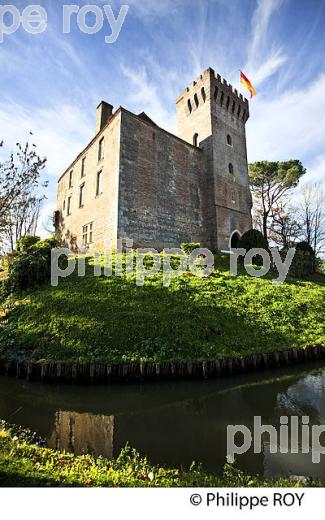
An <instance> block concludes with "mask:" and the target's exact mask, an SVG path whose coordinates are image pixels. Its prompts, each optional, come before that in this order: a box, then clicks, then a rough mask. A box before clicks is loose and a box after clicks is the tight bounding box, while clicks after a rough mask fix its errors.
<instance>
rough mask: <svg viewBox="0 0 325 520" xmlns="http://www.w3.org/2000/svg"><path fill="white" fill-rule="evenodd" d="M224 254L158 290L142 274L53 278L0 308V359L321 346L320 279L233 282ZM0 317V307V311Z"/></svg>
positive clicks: (156, 281)
mask: <svg viewBox="0 0 325 520" xmlns="http://www.w3.org/2000/svg"><path fill="white" fill-rule="evenodd" d="M228 262H229V258H228V257H222V256H220V257H217V258H216V263H215V264H216V269H215V270H214V272H213V273H212V275H211V276H210V277H208V278H199V277H195V276H191V275H190V274H188V273H185V274H183V275H182V276H181V277H179V278H175V279H173V280H172V282H171V284H170V286H169V287H163V285H162V274H161V273H160V274H157V275H155V276H154V277H150V278H147V279H146V281H145V283H144V286H143V287H138V286H136V284H135V277H134V276H130V277H126V276H123V277H116V276H111V277H104V276H101V277H94V274H93V266H92V265H91V262H90V261H88V264H87V268H86V274H85V276H84V277H78V276H77V274H76V273H74V274H72V275H71V276H70V277H68V278H65V279H61V280H60V282H59V285H58V287H51V286H50V285H45V286H42V287H40V288H39V289H37V290H34V291H32V292H30V293H29V294H28V295H27V294H25V296H24V297H19V298H17V297H16V299H15V301H13V300H12V301H11V302H9V304H8V302H7V304H8V305H9V306H8V305H7V307H4V311H3V314H5V320H4V321H3V324H2V326H1V327H0V356H2V357H6V358H11V359H13V358H14V359H32V360H41V359H43V360H48V361H73V362H94V361H97V362H122V361H125V362H129V361H154V362H158V361H198V360H210V359H218V358H221V357H228V356H243V355H248V354H252V353H256V352H267V351H273V350H278V349H287V348H293V347H301V348H303V347H305V346H307V345H317V344H323V343H325V311H324V309H325V305H324V303H325V285H324V278H321V277H319V278H318V279H317V278H315V279H313V281H302V280H301V281H297V280H288V281H287V283H284V284H283V285H274V284H272V280H271V279H270V277H268V278H259V279H258V278H253V277H251V276H248V275H247V274H246V273H243V272H242V273H241V274H239V275H238V276H236V277H233V276H231V275H230V273H229V266H228ZM0 311H1V309H0Z"/></svg>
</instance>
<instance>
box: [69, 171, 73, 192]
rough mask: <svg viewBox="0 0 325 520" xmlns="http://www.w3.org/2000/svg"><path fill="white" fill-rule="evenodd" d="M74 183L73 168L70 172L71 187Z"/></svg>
mask: <svg viewBox="0 0 325 520" xmlns="http://www.w3.org/2000/svg"><path fill="white" fill-rule="evenodd" d="M72 185H73V170H71V172H70V173H69V188H72Z"/></svg>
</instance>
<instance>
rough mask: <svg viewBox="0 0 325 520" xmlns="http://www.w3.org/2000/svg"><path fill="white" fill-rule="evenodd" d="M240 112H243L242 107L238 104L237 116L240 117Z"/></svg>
mask: <svg viewBox="0 0 325 520" xmlns="http://www.w3.org/2000/svg"><path fill="white" fill-rule="evenodd" d="M240 112H241V107H240V105H238V110H237V116H238V117H239V116H240Z"/></svg>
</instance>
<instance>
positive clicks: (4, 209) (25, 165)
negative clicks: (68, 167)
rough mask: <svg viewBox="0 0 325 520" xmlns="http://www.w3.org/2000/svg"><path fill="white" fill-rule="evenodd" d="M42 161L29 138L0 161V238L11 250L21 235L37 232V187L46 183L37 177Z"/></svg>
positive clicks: (0, 144) (44, 160) (43, 162)
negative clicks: (3, 160)
mask: <svg viewBox="0 0 325 520" xmlns="http://www.w3.org/2000/svg"><path fill="white" fill-rule="evenodd" d="M31 135H32V134H31ZM0 146H1V147H2V146H3V142H1V143H0ZM45 164H46V158H41V157H40V156H39V155H38V154H37V152H36V145H34V144H32V145H30V144H29V142H28V141H27V142H26V143H25V145H21V144H20V143H16V151H15V152H14V153H11V155H10V157H9V159H8V160H6V161H5V162H3V163H0V239H1V241H6V242H8V243H9V245H10V248H11V250H13V249H14V247H15V244H16V242H17V240H19V239H20V238H21V237H22V236H24V235H25V234H34V233H35V232H36V227H37V222H38V217H39V211H40V206H41V202H42V200H43V199H44V195H42V194H39V189H40V188H41V187H46V186H47V182H43V183H41V180H40V175H41V171H42V170H43V168H44V167H45Z"/></svg>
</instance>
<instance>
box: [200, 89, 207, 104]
mask: <svg viewBox="0 0 325 520" xmlns="http://www.w3.org/2000/svg"><path fill="white" fill-rule="evenodd" d="M201 94H202V99H203V103H205V100H206V98H207V96H206V93H205V89H204V87H202V88H201Z"/></svg>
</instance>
